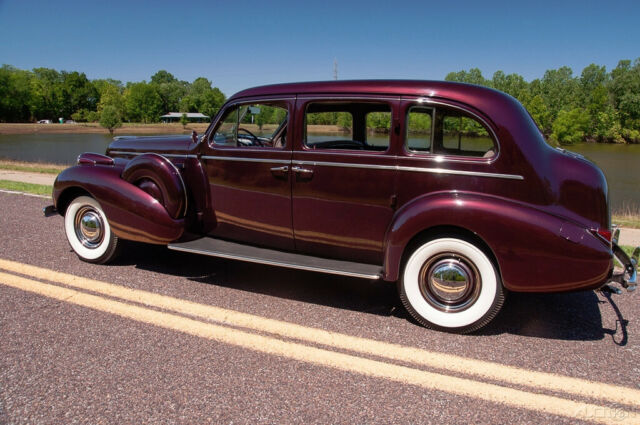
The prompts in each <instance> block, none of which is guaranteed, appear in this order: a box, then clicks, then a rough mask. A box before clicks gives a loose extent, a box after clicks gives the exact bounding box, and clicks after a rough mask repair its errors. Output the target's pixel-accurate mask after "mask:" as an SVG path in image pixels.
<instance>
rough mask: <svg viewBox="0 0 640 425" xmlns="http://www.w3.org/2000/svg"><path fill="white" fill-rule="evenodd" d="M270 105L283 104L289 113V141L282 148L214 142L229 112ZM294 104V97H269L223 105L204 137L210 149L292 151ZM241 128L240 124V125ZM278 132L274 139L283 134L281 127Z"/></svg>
mask: <svg viewBox="0 0 640 425" xmlns="http://www.w3.org/2000/svg"><path fill="white" fill-rule="evenodd" d="M268 103H282V105H283V108H282V109H284V110H286V111H287V119H286V127H287V139H286V143H285V144H284V145H282V146H280V147H275V146H238V145H237V144H235V145H223V144H218V143H216V142H215V140H214V136H215V133H216V130H217V129H218V128H219V127H220V126H221V125H222V123H223V118H224V117H225V116H226V115H227V112H229V111H230V110H232V109H234V108H235V109H238V108H240V107H242V106H243V105H256V104H268ZM294 103H295V98H294V97H269V98H253V99H238V100H236V101H233V102H230V103H228V104H226V105H223V107H222V108H220V111H219V112H218V114H217V115H216V118H215V119H214V121H213V122H212V124H211V125H210V126H209V128H207V131H206V132H205V135H204V137H206V141H207V145H208V147H209V148H210V149H252V150H253V149H255V150H262V151H265V150H266V151H269V150H276V151H279V150H286V149H289V150H291V141H290V139H291V132H292V130H293V128H292V125H291V124H292V116H293V114H294V112H295V108H294ZM238 126H239V124H238ZM277 130H278V131H276V132H275V133H274V137H275V136H277V135H278V133H281V132H282V129H281V128H280V127H279V128H278V129H277ZM237 132H238V129H237V128H236V130H235V134H236V139H237Z"/></svg>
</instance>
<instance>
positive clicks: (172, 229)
mask: <svg viewBox="0 0 640 425" xmlns="http://www.w3.org/2000/svg"><path fill="white" fill-rule="evenodd" d="M121 171H122V169H121V168H118V167H115V166H108V165H97V164H96V165H86V164H85V165H77V166H74V167H71V168H67V169H66V170H64V171H63V172H62V173H60V174H59V175H58V177H57V178H56V181H55V183H54V187H53V201H54V204H55V206H56V209H58V211H60V212H61V214H64V209H65V208H66V206H67V205H68V202H70V199H68V198H69V196H73V195H72V194H74V193H76V192H77V191H78V190H82V191H85V192H88V193H89V194H90V195H91V196H92V197H94V198H95V199H96V200H97V201H98V202H99V203H100V206H101V207H102V209H103V210H104V212H105V214H106V216H107V220H108V221H109V224H110V225H111V228H112V229H113V232H114V233H115V234H116V236H118V237H121V238H123V239H129V240H134V241H140V242H147V243H154V244H166V243H169V242H171V241H174V240H176V239H178V238H180V236H182V233H183V232H184V227H185V222H184V219H173V218H171V217H170V216H169V214H168V213H167V210H166V209H165V208H164V207H163V206H162V204H160V202H158V201H157V200H156V199H154V198H153V197H152V196H151V195H149V194H148V193H146V192H144V191H143V190H141V189H140V188H138V187H137V186H135V185H133V184H131V183H129V182H127V181H125V180H123V179H122V178H120V173H121Z"/></svg>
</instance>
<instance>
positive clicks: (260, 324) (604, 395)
mask: <svg viewBox="0 0 640 425" xmlns="http://www.w3.org/2000/svg"><path fill="white" fill-rule="evenodd" d="M0 269H4V270H8V271H11V272H14V273H20V274H24V275H28V276H31V277H34V278H37V279H41V280H48V281H52V282H57V283H62V284H64V285H68V286H72V287H75V288H80V289H84V290H89V291H92V292H96V293H100V294H104V295H108V296H111V297H115V298H120V299H123V300H127V301H132V302H136V303H140V304H144V305H148V306H152V307H156V308H161V309H165V310H171V311H174V312H176V313H181V314H188V315H192V316H195V317H199V318H202V319H207V320H213V321H217V322H221V323H224V324H228V325H232V326H238V327H243V328H247V329H252V330H255V331H260V332H267V333H271V334H274V335H279V336H283V337H286V338H291V339H297V340H300V341H306V342H312V343H316V344H322V345H326V346H328V347H331V348H338V349H344V350H349V351H354V352H356V353H361V354H367V355H372V356H377V357H382V358H386V359H390V360H396V361H402V362H408V363H412V364H416V365H421V366H427V367H431V368H435V369H440V370H446V371H449V372H456V373H462V374H466V375H471V376H475V377H480V378H483V379H491V380H495V381H501V382H505V383H509V384H515V385H523V386H526V387H531V388H536V389H543V390H550V391H557V392H561V393H565V394H574V395H578V396H582V397H588V398H593V399H599V400H605V401H611V400H614V401H615V402H616V403H620V404H626V405H630V406H640V391H639V390H637V389H634V388H629V387H624V386H619V385H612V384H606V383H603V382H595V381H589V380H586V379H580V378H573V377H569V376H563V375H558V374H553V373H547V372H537V371H532V370H527V369H521V368H518V367H514V366H507V365H503V364H499V363H494V362H488V361H483V360H475V359H470V358H466V357H462V356H456V355H452V354H444V353H438V352H434V351H428V350H423V349H420V348H414V347H407V346H403V345H399V344H392V343H387V342H381V341H376V340H372V339H367V338H361V337H356V336H350V335H345V334H340V333H336V332H329V331H325V330H322V329H317V328H311V327H307V326H302V325H297V324H293V323H288V322H283V321H279V320H274V319H268V318H265V317H261V316H256V315H252V314H247V313H241V312H237V311H233V310H227V309H223V308H219V307H214V306H210V305H205V304H199V303H195V302H192V301H186V300H181V299H179V298H174V297H169V296H165V295H159V294H155V293H153V292H148V291H142V290H138V289H130V288H125V287H122V286H119V285H114V284H110V283H105V282H100V281H97V280H93V279H86V278H82V277H79V276H74V275H71V274H67V273H61V272H56V271H52V270H49V269H44V268H41V267H36V266H31V265H27V264H22V263H18V262H13V261H8V260H3V259H0Z"/></svg>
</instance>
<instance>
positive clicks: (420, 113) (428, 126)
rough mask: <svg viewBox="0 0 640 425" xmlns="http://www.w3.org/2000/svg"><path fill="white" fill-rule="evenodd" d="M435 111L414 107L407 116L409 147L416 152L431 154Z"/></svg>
mask: <svg viewBox="0 0 640 425" xmlns="http://www.w3.org/2000/svg"><path fill="white" fill-rule="evenodd" d="M432 119H433V109H432V108H422V107H412V108H410V109H409V113H408V114H407V147H408V148H409V150H410V151H414V152H431V134H432V132H433V131H432V127H433V125H432V124H433V123H432Z"/></svg>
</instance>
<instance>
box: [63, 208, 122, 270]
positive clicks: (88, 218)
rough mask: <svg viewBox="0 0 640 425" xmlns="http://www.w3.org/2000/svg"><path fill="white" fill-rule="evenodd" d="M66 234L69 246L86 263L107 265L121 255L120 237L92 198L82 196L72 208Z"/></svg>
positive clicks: (66, 217)
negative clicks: (112, 229) (119, 253)
mask: <svg viewBox="0 0 640 425" xmlns="http://www.w3.org/2000/svg"><path fill="white" fill-rule="evenodd" d="M64 230H65V233H66V235H67V240H68V241H69V245H71V248H73V250H74V251H75V253H76V254H77V255H78V257H80V259H81V260H83V261H86V262H89V263H99V264H104V263H108V262H109V261H111V260H113V259H114V258H116V256H117V255H118V251H119V247H120V243H119V240H118V237H117V236H116V235H114V234H113V232H112V231H111V226H109V222H108V221H107V217H106V215H105V213H104V211H103V210H102V208H101V207H100V204H99V203H98V201H96V200H95V199H93V198H91V197H89V196H79V197H77V198H75V199H74V200H73V201H72V202H71V203H70V204H69V206H68V207H67V210H66V212H65V216H64Z"/></svg>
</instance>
